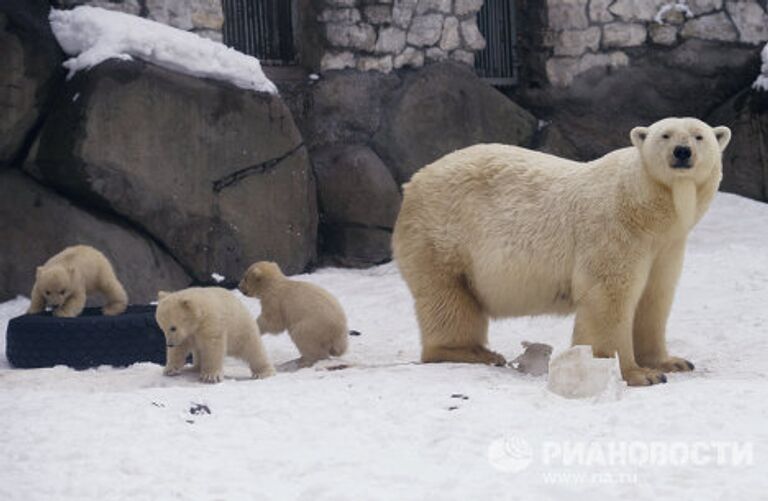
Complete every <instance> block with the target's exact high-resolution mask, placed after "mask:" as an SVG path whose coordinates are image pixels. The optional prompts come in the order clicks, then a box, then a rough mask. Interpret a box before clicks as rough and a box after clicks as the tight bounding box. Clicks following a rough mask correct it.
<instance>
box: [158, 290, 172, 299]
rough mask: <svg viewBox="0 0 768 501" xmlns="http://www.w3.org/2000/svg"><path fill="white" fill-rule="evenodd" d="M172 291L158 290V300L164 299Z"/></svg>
mask: <svg viewBox="0 0 768 501" xmlns="http://www.w3.org/2000/svg"><path fill="white" fill-rule="evenodd" d="M168 294H170V292H166V291H157V300H158V301H162V300H163V299H164V298H165V297H166V296H167V295H168Z"/></svg>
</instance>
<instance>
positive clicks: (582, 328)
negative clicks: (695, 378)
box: [573, 280, 667, 386]
mask: <svg viewBox="0 0 768 501" xmlns="http://www.w3.org/2000/svg"><path fill="white" fill-rule="evenodd" d="M611 282H612V281H611ZM624 282H625V281H624V280H619V281H617V283H615V284H614V283H610V282H609V283H598V284H597V285H595V286H593V287H592V288H591V289H590V290H589V293H588V294H586V295H585V296H584V297H582V298H581V299H580V300H579V303H578V307H577V309H576V322H575V324H574V330H573V344H574V345H589V346H592V353H593V354H594V356H596V357H603V358H609V357H613V356H615V355H616V354H617V353H618V357H619V365H620V367H621V375H622V377H623V378H624V380H625V381H626V382H627V384H628V385H630V386H649V385H652V384H657V383H666V382H667V377H666V376H665V375H664V373H663V372H661V371H659V370H655V369H648V368H644V367H640V366H639V365H638V364H637V362H636V361H635V355H634V350H633V347H632V316H633V313H634V309H635V306H636V304H637V299H636V295H634V297H633V290H632V288H629V287H626V286H625V283H624Z"/></svg>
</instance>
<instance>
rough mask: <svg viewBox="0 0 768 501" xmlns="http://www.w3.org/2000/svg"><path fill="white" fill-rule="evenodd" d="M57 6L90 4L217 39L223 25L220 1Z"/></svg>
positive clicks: (65, 1) (58, 0)
mask: <svg viewBox="0 0 768 501" xmlns="http://www.w3.org/2000/svg"><path fill="white" fill-rule="evenodd" d="M51 3H52V4H54V6H58V7H75V6H78V5H91V6H93V7H102V8H104V9H110V10H117V11H120V12H125V13H128V14H133V15H135V16H141V17H145V18H147V19H151V20H153V21H158V22H160V23H163V24H168V25H170V26H173V27H174V28H179V29H181V30H186V31H192V32H194V33H197V34H198V35H200V36H203V37H205V38H210V39H211V40H216V41H217V42H220V41H221V39H222V29H223V27H224V14H223V13H222V10H221V0H55V1H52V2H51Z"/></svg>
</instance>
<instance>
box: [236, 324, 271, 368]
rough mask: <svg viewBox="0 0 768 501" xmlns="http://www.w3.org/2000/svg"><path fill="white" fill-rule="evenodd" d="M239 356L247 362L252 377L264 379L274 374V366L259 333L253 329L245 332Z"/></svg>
mask: <svg viewBox="0 0 768 501" xmlns="http://www.w3.org/2000/svg"><path fill="white" fill-rule="evenodd" d="M239 358H241V359H242V360H245V361H246V362H248V366H249V367H250V368H251V375H252V377H254V378H257V379H265V378H268V377H270V376H274V375H275V368H274V366H273V365H272V362H270V360H269V357H268V356H267V352H266V350H265V349H264V343H262V342H261V336H260V334H258V332H257V331H256V330H255V329H254V331H253V332H250V333H248V334H247V336H246V338H245V341H244V342H243V348H242V351H241V352H240V357H239Z"/></svg>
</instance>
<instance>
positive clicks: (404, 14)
mask: <svg viewBox="0 0 768 501" xmlns="http://www.w3.org/2000/svg"><path fill="white" fill-rule="evenodd" d="M416 2H417V0H395V3H394V5H393V6H392V22H393V23H394V24H395V26H397V27H399V28H403V29H405V28H408V26H410V25H411V20H412V19H413V12H414V9H415V8H416Z"/></svg>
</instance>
